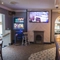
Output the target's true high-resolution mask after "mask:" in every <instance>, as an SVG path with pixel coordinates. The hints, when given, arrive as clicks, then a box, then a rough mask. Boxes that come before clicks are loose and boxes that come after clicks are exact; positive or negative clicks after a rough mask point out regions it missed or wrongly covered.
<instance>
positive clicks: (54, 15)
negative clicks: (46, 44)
mask: <svg viewBox="0 0 60 60" xmlns="http://www.w3.org/2000/svg"><path fill="white" fill-rule="evenodd" d="M58 16H60V13H57V12H52V42H54V27H55V20H56V18H57V17H58Z"/></svg>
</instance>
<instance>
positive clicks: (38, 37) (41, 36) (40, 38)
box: [34, 31, 44, 43]
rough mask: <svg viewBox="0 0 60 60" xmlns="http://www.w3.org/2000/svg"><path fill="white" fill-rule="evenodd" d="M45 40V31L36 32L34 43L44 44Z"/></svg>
mask: <svg viewBox="0 0 60 60" xmlns="http://www.w3.org/2000/svg"><path fill="white" fill-rule="evenodd" d="M43 40H44V31H34V42H35V43H43Z"/></svg>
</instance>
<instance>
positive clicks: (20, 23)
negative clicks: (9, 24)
mask: <svg viewBox="0 0 60 60" xmlns="http://www.w3.org/2000/svg"><path fill="white" fill-rule="evenodd" d="M13 28H14V29H24V18H20V17H15V18H14V23H13Z"/></svg>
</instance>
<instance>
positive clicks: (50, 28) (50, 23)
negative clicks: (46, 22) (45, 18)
mask: <svg viewBox="0 0 60 60" xmlns="http://www.w3.org/2000/svg"><path fill="white" fill-rule="evenodd" d="M50 42H52V10H51V22H50Z"/></svg>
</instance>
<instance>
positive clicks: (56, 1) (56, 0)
mask: <svg viewBox="0 0 60 60" xmlns="http://www.w3.org/2000/svg"><path fill="white" fill-rule="evenodd" d="M58 7H59V1H58V0H55V8H58Z"/></svg>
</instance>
